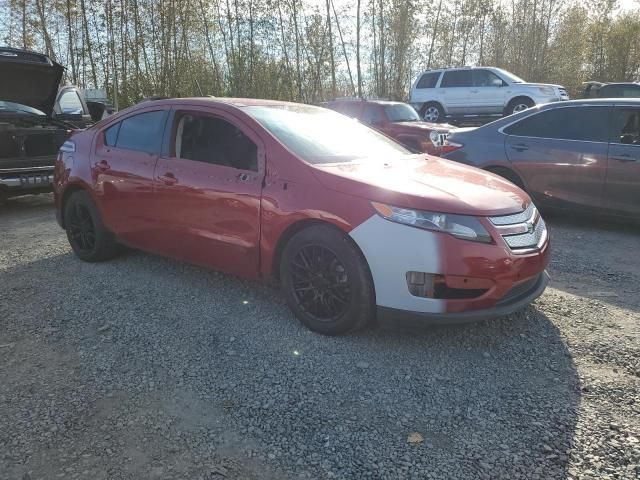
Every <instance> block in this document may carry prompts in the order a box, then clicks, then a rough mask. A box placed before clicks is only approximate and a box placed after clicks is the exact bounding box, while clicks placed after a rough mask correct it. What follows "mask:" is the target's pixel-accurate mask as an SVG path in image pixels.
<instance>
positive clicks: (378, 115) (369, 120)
mask: <svg viewBox="0 0 640 480" xmlns="http://www.w3.org/2000/svg"><path fill="white" fill-rule="evenodd" d="M383 122H384V113H382V109H381V108H380V107H379V106H378V105H365V106H364V110H363V111H362V123H364V124H365V125H378V124H381V123H383Z"/></svg>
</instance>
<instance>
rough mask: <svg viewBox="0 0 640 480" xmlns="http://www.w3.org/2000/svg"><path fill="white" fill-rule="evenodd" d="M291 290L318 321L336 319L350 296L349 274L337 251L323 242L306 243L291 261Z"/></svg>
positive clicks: (341, 313) (347, 304) (346, 304)
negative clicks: (319, 243)
mask: <svg viewBox="0 0 640 480" xmlns="http://www.w3.org/2000/svg"><path fill="white" fill-rule="evenodd" d="M291 267H292V268H291V275H292V279H293V290H294V292H295V295H296V298H297V300H298V302H299V304H300V306H301V308H302V309H304V310H305V311H306V312H307V313H308V314H309V315H312V316H313V317H315V318H316V319H317V320H318V321H321V322H326V321H335V320H337V319H339V318H340V316H341V315H343V314H344V312H345V311H346V310H347V308H348V306H349V302H350V299H351V289H350V288H349V277H348V275H347V272H346V270H345V267H344V265H343V264H342V263H341V262H340V260H338V257H336V254H335V253H334V252H333V251H331V250H330V249H329V248H326V247H324V246H322V245H305V246H304V247H302V248H301V249H300V250H299V251H298V253H297V254H296V255H295V256H294V258H293V260H292V261H291Z"/></svg>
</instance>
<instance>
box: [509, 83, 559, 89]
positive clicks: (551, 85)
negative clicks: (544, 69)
mask: <svg viewBox="0 0 640 480" xmlns="http://www.w3.org/2000/svg"><path fill="white" fill-rule="evenodd" d="M516 85H521V86H525V87H532V88H538V87H553V88H564V87H563V86H562V85H556V84H554V83H517V84H516Z"/></svg>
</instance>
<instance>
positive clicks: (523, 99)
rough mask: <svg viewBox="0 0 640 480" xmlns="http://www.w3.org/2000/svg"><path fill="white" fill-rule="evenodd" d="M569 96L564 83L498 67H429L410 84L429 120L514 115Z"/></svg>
mask: <svg viewBox="0 0 640 480" xmlns="http://www.w3.org/2000/svg"><path fill="white" fill-rule="evenodd" d="M559 100H569V95H567V92H566V90H565V89H564V87H561V86H560V85H550V84H546V83H527V82H525V81H524V80H522V79H521V78H519V77H517V76H516V75H514V74H512V73H509V72H507V71H506V70H502V69H500V68H495V67H464V68H447V69H442V70H427V71H425V72H423V73H421V74H420V75H419V76H418V78H417V79H416V81H415V82H414V83H413V85H412V86H411V94H410V100H409V102H410V103H411V104H412V105H413V106H414V107H415V109H416V110H417V111H418V112H420V115H421V116H422V117H423V118H424V119H425V120H426V121H427V122H438V121H442V120H443V119H444V118H445V117H447V118H448V119H456V118H465V117H482V116H502V115H511V114H512V113H515V112H520V111H522V110H525V109H527V108H530V107H533V106H534V105H539V104H541V103H549V102H556V101H559Z"/></svg>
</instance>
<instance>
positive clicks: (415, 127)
mask: <svg viewBox="0 0 640 480" xmlns="http://www.w3.org/2000/svg"><path fill="white" fill-rule="evenodd" d="M325 106H326V107H327V108H330V109H332V110H335V111H336V112H340V113H342V114H343V115H346V116H347V117H351V118H357V119H358V120H360V122H361V123H363V124H365V125H368V126H370V127H371V128H375V129H376V130H378V131H380V132H382V133H384V134H385V135H387V136H389V137H391V138H393V139H394V140H396V141H397V142H399V143H401V144H402V145H404V146H405V147H407V148H408V149H409V150H411V151H413V152H423V153H428V154H430V155H436V156H437V155H440V153H441V149H442V145H443V143H444V141H445V139H446V138H447V135H448V133H449V130H451V129H453V128H455V127H454V126H453V125H448V124H444V123H429V122H425V121H423V120H422V119H421V118H420V116H419V115H418V113H417V112H416V111H415V109H414V108H413V107H412V106H411V105H409V104H406V103H402V102H390V101H387V100H371V99H366V100H365V99H353V98H348V99H338V100H333V101H331V102H327V103H326V105H325Z"/></svg>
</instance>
